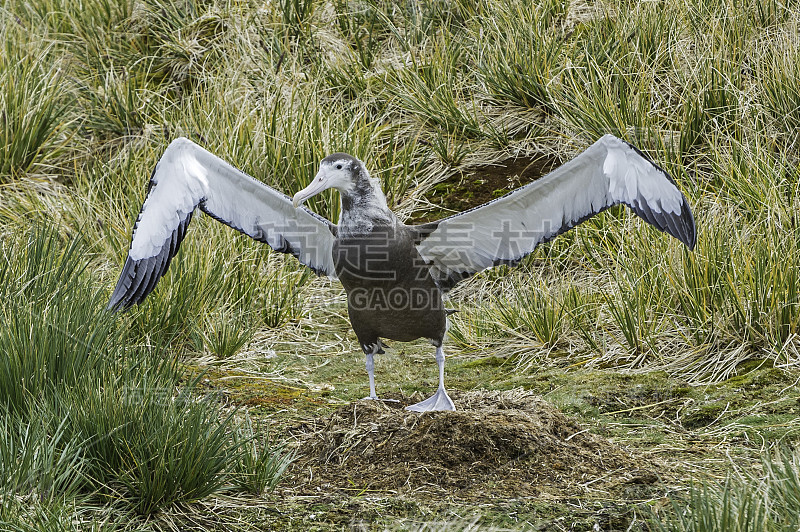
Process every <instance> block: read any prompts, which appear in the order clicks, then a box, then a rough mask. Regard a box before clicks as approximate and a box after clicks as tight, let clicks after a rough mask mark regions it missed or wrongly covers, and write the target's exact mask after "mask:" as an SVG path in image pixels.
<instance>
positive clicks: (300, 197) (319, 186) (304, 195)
mask: <svg viewBox="0 0 800 532" xmlns="http://www.w3.org/2000/svg"><path fill="white" fill-rule="evenodd" d="M329 188H331V186H330V185H329V184H328V180H327V179H325V176H323V175H322V172H319V173H318V174H317V176H316V177H315V178H314V180H313V181H312V182H311V184H309V185H308V186H307V187H306V188H304V189H303V190H301V191H300V192H298V193H297V194H295V195H294V198H292V205H294V208H295V209H296V208H297V207H299V206H300V205H301V204H302V203H303V202H304V201H305V200H307V199H308V198H310V197H312V196H316V195H317V194H319V193H320V192H322V191H323V190H328V189H329Z"/></svg>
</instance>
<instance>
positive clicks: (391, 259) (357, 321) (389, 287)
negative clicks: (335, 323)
mask: <svg viewBox="0 0 800 532" xmlns="http://www.w3.org/2000/svg"><path fill="white" fill-rule="evenodd" d="M333 261H334V265H335V267H336V276H337V277H338V278H339V281H341V283H342V286H344V288H345V290H346V291H347V312H348V315H349V317H350V323H352V324H353V330H354V331H355V333H356V336H357V337H358V340H359V342H360V344H361V346H362V347H363V348H364V349H365V350H367V349H369V348H370V347H372V346H375V345H378V340H379V339H380V338H386V339H389V340H397V341H400V342H410V341H412V340H416V339H417V338H427V339H429V340H431V341H433V342H436V343H437V344H438V345H441V342H442V340H443V339H444V333H445V324H446V320H445V310H444V302H443V300H442V292H441V290H440V289H439V287H437V286H436V283H435V282H434V280H433V278H432V277H431V275H430V273H429V272H428V268H427V267H426V266H425V263H424V261H423V260H422V257H420V255H419V252H418V251H417V248H416V246H415V239H414V231H413V229H412V228H410V227H408V226H406V225H404V224H403V223H401V222H399V221H397V220H395V222H394V223H393V224H391V225H377V226H375V227H373V228H372V229H371V230H370V231H369V232H366V233H361V234H345V235H342V234H339V235H338V236H337V238H336V240H335V242H334V244H333Z"/></svg>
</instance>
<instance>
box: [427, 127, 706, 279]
mask: <svg viewBox="0 0 800 532" xmlns="http://www.w3.org/2000/svg"><path fill="white" fill-rule="evenodd" d="M617 204H624V205H627V206H628V207H630V208H631V209H632V210H633V211H634V212H635V213H636V214H637V215H639V216H640V217H642V218H643V219H645V220H646V221H647V222H648V223H650V224H651V225H653V226H655V227H657V228H658V229H660V230H662V231H664V232H666V233H669V234H670V235H672V236H674V237H675V238H677V239H679V240H680V241H681V242H683V243H684V244H686V246H687V247H689V249H693V248H694V245H695V242H696V239H697V235H696V230H695V223H694V218H693V217H692V212H691V210H690V208H689V204H688V202H687V201H686V198H685V197H684V195H683V194H682V193H681V191H680V190H678V188H677V186H676V185H675V181H673V180H672V178H671V177H670V176H669V175H668V174H667V173H666V172H665V171H664V170H662V169H661V168H659V167H658V166H656V165H655V164H654V163H653V162H652V161H650V160H649V159H648V158H647V157H646V156H644V155H643V154H642V153H641V152H640V151H639V150H637V149H636V148H634V147H633V146H631V145H630V144H628V143H626V142H624V141H622V140H620V139H618V138H616V137H614V136H612V135H606V136H604V137H603V138H601V139H600V140H598V141H597V142H595V143H594V144H593V145H592V146H590V147H589V148H588V149H587V150H586V151H584V152H583V153H581V154H580V155H579V156H577V157H576V158H575V159H573V160H571V161H569V162H567V163H566V164H564V165H562V166H561V167H559V168H557V169H556V170H554V171H553V172H551V173H550V174H548V175H546V176H544V177H542V178H541V179H539V180H537V181H534V182H533V183H531V184H529V185H526V186H524V187H521V188H518V189H516V190H514V191H512V192H510V193H509V194H507V195H505V196H503V197H502V198H498V199H496V200H494V201H491V202H489V203H486V204H484V205H481V206H479V207H475V208H474V209H471V210H468V211H465V212H463V213H460V214H457V215H454V216H451V217H449V218H445V219H442V220H439V221H437V222H432V223H429V224H425V225H421V226H417V227H416V229H417V230H418V231H419V234H420V242H419V244H418V245H417V249H418V250H419V253H420V255H421V256H422V258H423V259H424V260H425V261H426V262H427V263H428V264H429V265H430V272H431V275H432V276H433V278H434V280H435V281H436V282H437V283H438V284H439V286H440V287H441V288H442V289H445V290H447V289H449V288H451V287H452V286H454V285H455V284H456V283H458V282H459V281H460V280H462V279H465V278H467V277H469V276H471V275H474V274H475V273H478V272H479V271H481V270H484V269H486V268H491V267H492V266H498V265H500V264H514V263H516V262H518V261H519V260H521V259H522V258H523V257H525V256H526V255H528V254H529V253H531V252H532V251H533V250H534V248H536V246H538V245H539V244H540V243H542V242H546V241H548V240H551V239H553V238H555V237H556V236H558V235H559V234H561V233H563V232H565V231H567V230H569V229H571V228H572V227H575V226H576V225H578V224H579V223H581V222H583V221H584V220H587V219H588V218H591V217H592V216H594V215H595V214H597V213H599V212H601V211H603V210H605V209H607V208H609V207H611V206H613V205H617Z"/></svg>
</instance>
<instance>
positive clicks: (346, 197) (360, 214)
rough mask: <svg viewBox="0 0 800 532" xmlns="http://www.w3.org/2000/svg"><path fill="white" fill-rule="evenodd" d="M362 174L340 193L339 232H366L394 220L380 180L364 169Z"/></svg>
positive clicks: (389, 223) (390, 223) (391, 222)
mask: <svg viewBox="0 0 800 532" xmlns="http://www.w3.org/2000/svg"><path fill="white" fill-rule="evenodd" d="M363 174H364V175H362V176H360V179H358V180H357V181H356V184H355V186H354V187H353V188H352V189H350V190H348V191H346V192H342V193H341V196H340V197H341V211H340V212H341V214H340V215H339V232H340V233H342V232H343V233H349V234H358V233H368V232H370V231H371V230H372V229H373V228H374V227H376V226H380V225H392V224H394V222H395V221H396V217H395V215H394V213H393V212H392V211H391V210H390V209H389V207H388V205H387V204H386V196H385V195H384V193H383V191H382V190H381V185H380V180H378V179H373V178H371V177H369V175H368V174H366V170H364V172H363Z"/></svg>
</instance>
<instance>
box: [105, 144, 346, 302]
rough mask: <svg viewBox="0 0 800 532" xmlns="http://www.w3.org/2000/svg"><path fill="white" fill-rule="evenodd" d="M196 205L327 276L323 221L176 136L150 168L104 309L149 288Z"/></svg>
mask: <svg viewBox="0 0 800 532" xmlns="http://www.w3.org/2000/svg"><path fill="white" fill-rule="evenodd" d="M198 206H199V207H200V209H201V210H203V211H204V212H205V213H206V214H209V215H210V216H212V217H214V218H216V219H217V220H219V221H221V222H222V223H224V224H226V225H229V226H231V227H233V228H235V229H237V230H239V231H241V232H242V233H245V234H246V235H248V236H250V237H252V238H254V239H256V240H258V241H260V242H264V243H266V244H268V245H269V246H270V247H272V248H273V249H275V250H276V251H280V252H283V253H291V254H292V255H294V256H295V257H297V258H298V260H299V261H300V262H302V263H303V264H305V265H306V266H308V267H310V268H311V269H313V270H314V271H316V272H317V273H321V274H325V275H328V276H330V277H335V272H334V267H333V256H332V248H333V241H334V238H335V236H334V232H335V226H334V225H333V224H331V222H329V221H328V220H326V219H325V218H322V217H321V216H318V215H316V214H314V213H312V212H311V211H309V210H308V209H305V208H300V209H295V208H294V207H293V206H292V201H291V199H290V198H289V197H288V196H286V195H284V194H282V193H280V192H278V191H277V190H275V189H273V188H270V187H268V186H267V185H265V184H263V183H261V182H260V181H257V180H255V179H253V178H252V177H250V176H248V175H247V174H245V173H244V172H241V171H239V170H237V169H236V168H234V167H233V166H231V165H230V164H228V163H226V162H225V161H223V160H222V159H220V158H219V157H216V156H215V155H213V154H212V153H210V152H208V151H207V150H205V149H203V148H201V147H200V146H198V145H197V144H195V143H194V142H192V141H190V140H188V139H185V138H178V139H176V140H174V141H173V142H172V143H171V144H170V145H169V146H168V147H167V150H166V151H165V152H164V155H162V157H161V159H160V160H159V162H158V164H157V165H156V168H155V170H154V171H153V176H152V178H151V181H150V189H149V191H148V194H147V198H146V199H145V201H144V204H143V205H142V210H141V212H140V213H139V218H138V219H137V221H136V224H135V226H134V230H133V235H132V238H131V247H130V251H129V253H128V257H127V259H126V261H125V265H124V267H123V270H122V273H121V275H120V278H119V281H118V282H117V286H116V288H115V289H114V292H113V294H112V296H111V299H110V301H109V304H108V306H109V308H116V307H122V308H126V307H129V306H131V305H133V304H135V303H140V302H141V301H142V300H143V299H144V298H145V297H146V296H147V294H149V293H150V292H151V291H152V290H153V288H154V287H155V284H156V283H157V282H158V279H159V278H160V277H161V276H162V275H163V274H164V272H166V270H167V267H168V266H169V262H170V260H171V259H172V257H173V256H174V255H175V253H177V251H178V247H179V246H180V243H181V240H182V239H183V236H184V235H185V233H186V227H187V226H188V224H189V221H190V220H191V216H192V213H193V212H194V210H195V208H197V207H198Z"/></svg>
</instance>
